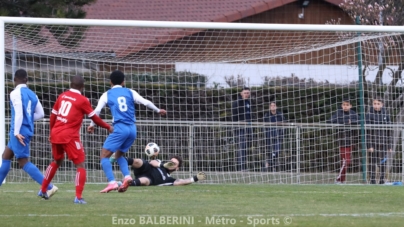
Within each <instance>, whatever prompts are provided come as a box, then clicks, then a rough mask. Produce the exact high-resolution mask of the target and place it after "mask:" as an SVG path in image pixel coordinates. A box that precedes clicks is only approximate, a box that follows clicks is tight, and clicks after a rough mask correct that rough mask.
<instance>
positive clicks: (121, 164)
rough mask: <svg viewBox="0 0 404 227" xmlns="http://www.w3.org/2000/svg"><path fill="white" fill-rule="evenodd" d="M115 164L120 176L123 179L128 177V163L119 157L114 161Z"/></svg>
mask: <svg viewBox="0 0 404 227" xmlns="http://www.w3.org/2000/svg"><path fill="white" fill-rule="evenodd" d="M116 162H117V163H118V165H119V168H120V169H121V172H122V175H123V176H124V177H126V176H128V175H129V176H130V173H129V169H128V161H126V159H125V158H124V157H122V156H121V157H119V158H118V159H117V160H116Z"/></svg>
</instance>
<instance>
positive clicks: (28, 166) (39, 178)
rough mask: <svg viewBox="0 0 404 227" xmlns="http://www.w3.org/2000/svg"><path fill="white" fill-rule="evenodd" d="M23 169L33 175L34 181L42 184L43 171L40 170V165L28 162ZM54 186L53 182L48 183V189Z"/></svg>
mask: <svg viewBox="0 0 404 227" xmlns="http://www.w3.org/2000/svg"><path fill="white" fill-rule="evenodd" d="M22 169H23V170H24V171H25V172H26V173H28V175H30V176H31V178H32V179H34V181H36V182H37V183H38V184H39V185H42V181H43V175H42V173H41V171H39V169H38V167H36V166H35V165H34V164H32V162H27V163H26V164H25V165H24V167H22ZM52 187H53V185H52V184H49V185H48V188H47V190H49V189H51V188H52Z"/></svg>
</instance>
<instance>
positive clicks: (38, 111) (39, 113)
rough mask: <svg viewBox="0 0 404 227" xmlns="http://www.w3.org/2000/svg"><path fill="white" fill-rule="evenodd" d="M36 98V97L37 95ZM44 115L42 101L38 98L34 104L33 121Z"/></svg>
mask: <svg viewBox="0 0 404 227" xmlns="http://www.w3.org/2000/svg"><path fill="white" fill-rule="evenodd" d="M36 98H37V99H38V96H37V97H36ZM44 117H45V111H43V107H42V103H41V101H39V99H38V103H37V104H36V107H35V112H34V121H37V120H40V119H42V118H44Z"/></svg>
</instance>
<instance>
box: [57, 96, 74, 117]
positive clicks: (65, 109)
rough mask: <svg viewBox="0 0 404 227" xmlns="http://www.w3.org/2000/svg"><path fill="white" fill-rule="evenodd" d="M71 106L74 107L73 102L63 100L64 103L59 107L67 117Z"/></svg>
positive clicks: (60, 111) (61, 113)
mask: <svg viewBox="0 0 404 227" xmlns="http://www.w3.org/2000/svg"><path fill="white" fill-rule="evenodd" d="M70 108H72V103H71V102H69V101H65V100H63V101H62V104H61V105H60V108H59V114H60V115H62V116H64V117H66V116H67V115H68V114H69V112H70Z"/></svg>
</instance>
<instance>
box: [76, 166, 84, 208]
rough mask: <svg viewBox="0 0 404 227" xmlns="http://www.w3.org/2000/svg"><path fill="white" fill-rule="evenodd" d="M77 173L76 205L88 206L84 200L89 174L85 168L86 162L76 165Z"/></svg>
mask: <svg viewBox="0 0 404 227" xmlns="http://www.w3.org/2000/svg"><path fill="white" fill-rule="evenodd" d="M76 168H77V172H76V179H75V184H76V198H75V199H74V203H77V204H86V203H87V202H86V201H85V200H84V199H83V196H82V195H83V191H84V186H85V184H86V178H87V172H86V169H85V166H84V162H81V163H78V164H76Z"/></svg>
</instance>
